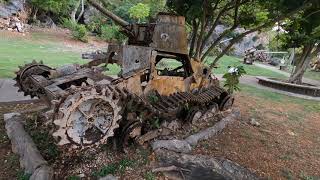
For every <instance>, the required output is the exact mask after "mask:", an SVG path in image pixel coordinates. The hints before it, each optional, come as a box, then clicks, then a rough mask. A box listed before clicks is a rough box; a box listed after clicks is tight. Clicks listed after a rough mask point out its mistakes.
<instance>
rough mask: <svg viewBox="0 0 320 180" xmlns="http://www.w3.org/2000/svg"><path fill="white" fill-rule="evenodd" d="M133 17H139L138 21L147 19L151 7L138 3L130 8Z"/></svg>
mask: <svg viewBox="0 0 320 180" xmlns="http://www.w3.org/2000/svg"><path fill="white" fill-rule="evenodd" d="M129 14H130V17H131V18H134V19H137V20H138V22H140V21H141V20H143V19H145V18H146V17H148V16H149V14H150V7H149V6H148V5H146V4H142V3H138V4H136V5H135V6H132V7H131V8H130V9H129Z"/></svg>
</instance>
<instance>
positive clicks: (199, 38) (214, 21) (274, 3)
mask: <svg viewBox="0 0 320 180" xmlns="http://www.w3.org/2000/svg"><path fill="white" fill-rule="evenodd" d="M309 1H310V0H296V1H291V0H268V1H265V0H168V1H167V6H168V8H169V9H170V11H172V12H174V13H176V14H179V15H182V16H185V17H186V22H187V23H188V25H189V26H190V27H191V38H190V39H191V40H190V50H189V55H190V56H192V57H195V58H197V59H200V60H201V61H204V60H205V58H206V57H207V56H208V55H209V53H210V52H211V51H212V50H213V49H214V48H216V47H217V46H218V45H219V44H220V42H221V41H222V40H224V39H225V38H226V37H230V35H231V34H233V35H232V36H233V37H232V39H231V40H230V42H229V44H228V45H226V47H224V48H223V49H222V52H220V53H218V54H217V56H216V57H215V59H214V61H213V63H212V64H211V68H213V67H214V65H215V63H217V62H218V60H219V59H220V58H221V57H222V56H223V55H224V54H226V53H227V52H228V51H229V50H230V48H231V47H232V46H233V45H234V44H235V43H237V42H238V41H240V40H241V39H242V38H243V37H245V36H246V35H248V34H250V33H252V32H255V31H259V30H261V29H263V28H267V27H270V26H273V25H274V24H275V22H278V21H281V20H283V19H285V18H287V17H290V16H292V15H293V14H295V13H297V12H299V11H300V10H303V9H306V8H308V7H310V4H309ZM219 24H223V25H225V26H227V27H228V28H227V29H226V30H225V31H223V32H222V33H221V34H219V35H218V37H217V38H215V39H214V40H211V37H212V35H213V33H214V31H215V28H216V27H217V25H219ZM238 27H242V28H245V29H246V31H244V32H243V33H240V34H234V33H233V31H234V30H235V29H236V28H238Z"/></svg>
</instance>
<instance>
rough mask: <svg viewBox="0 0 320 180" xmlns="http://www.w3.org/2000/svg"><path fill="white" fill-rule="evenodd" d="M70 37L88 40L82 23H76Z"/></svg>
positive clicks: (83, 40)
mask: <svg viewBox="0 0 320 180" xmlns="http://www.w3.org/2000/svg"><path fill="white" fill-rule="evenodd" d="M72 37H73V38H74V39H77V40H80V41H82V42H88V31H87V29H86V26H85V25H83V24H77V25H76V27H75V28H74V29H73V30H72Z"/></svg>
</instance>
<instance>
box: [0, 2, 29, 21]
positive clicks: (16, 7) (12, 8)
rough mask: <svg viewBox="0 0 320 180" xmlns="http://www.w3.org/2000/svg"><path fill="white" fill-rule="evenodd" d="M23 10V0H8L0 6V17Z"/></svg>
mask: <svg viewBox="0 0 320 180" xmlns="http://www.w3.org/2000/svg"><path fill="white" fill-rule="evenodd" d="M23 10H24V0H10V1H9V2H8V3H6V5H4V6H2V7H0V18H4V17H8V16H11V15H12V14H17V13H18V12H19V11H23Z"/></svg>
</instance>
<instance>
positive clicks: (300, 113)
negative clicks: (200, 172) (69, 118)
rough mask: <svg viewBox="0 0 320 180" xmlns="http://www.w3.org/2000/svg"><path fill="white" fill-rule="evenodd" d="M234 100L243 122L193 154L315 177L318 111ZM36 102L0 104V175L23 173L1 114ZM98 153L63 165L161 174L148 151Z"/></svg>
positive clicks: (242, 96) (287, 175) (276, 174)
mask: <svg viewBox="0 0 320 180" xmlns="http://www.w3.org/2000/svg"><path fill="white" fill-rule="evenodd" d="M236 99H237V101H236V106H237V107H239V108H240V109H241V120H240V121H238V122H236V123H234V124H233V125H231V126H229V127H227V128H226V129H225V130H224V131H223V132H222V133H221V134H220V135H218V136H216V137H215V138H213V139H210V140H208V141H204V142H201V143H200V145H198V146H197V147H196V148H195V150H194V152H193V153H194V154H204V155H210V156H215V157H224V158H227V159H230V160H232V161H235V162H237V163H238V164H240V165H242V166H245V167H247V168H248V169H250V170H252V171H253V172H255V173H256V174H257V175H259V176H260V177H262V178H268V179H319V177H320V172H319V169H320V151H319V150H320V136H319V129H320V122H319V119H320V112H316V111H306V110H305V109H304V108H303V107H302V105H301V104H297V103H293V102H287V103H283V102H276V101H271V100H266V99H264V98H261V97H251V96H250V95H249V94H246V93H238V94H237V96H236ZM35 106H37V105H17V106H8V105H0V123H1V126H0V135H1V136H0V137H1V139H0V142H1V145H0V159H1V162H0V174H1V178H0V179H12V178H13V177H17V175H18V177H20V179H21V177H24V176H22V172H23V171H21V170H20V168H19V162H18V157H17V156H15V155H14V154H12V152H11V145H10V142H9V140H8V138H7V137H6V134H5V129H4V123H3V114H4V113H6V112H10V111H17V110H18V111H19V110H25V109H30V108H33V107H35ZM252 118H254V119H255V120H256V121H257V122H259V123H260V126H253V125H251V124H250V123H249V122H250V120H251V119H252ZM97 151H99V153H98V154H99V156H98V157H97V158H95V159H94V160H93V161H92V159H91V158H90V157H92V156H91V155H90V153H89V154H85V155H84V156H82V155H83V154H76V155H75V156H69V157H68V158H66V160H65V161H63V163H64V164H61V165H64V166H65V168H68V161H75V160H78V161H87V160H88V162H89V163H83V164H84V166H83V167H81V168H80V169H77V170H76V171H73V172H74V175H79V174H80V175H81V174H82V172H85V169H86V168H90V169H91V170H92V174H91V175H90V176H91V178H94V177H97V176H99V175H105V174H106V173H110V172H115V174H116V175H117V176H119V177H122V178H123V179H128V178H129V177H131V179H159V178H161V177H162V176H161V175H160V176H159V175H157V174H153V173H152V172H151V169H152V166H153V163H154V161H155V157H154V156H153V154H152V152H151V151H150V150H148V149H143V148H137V147H131V148H130V149H129V155H128V154H124V153H122V152H113V151H112V147H111V146H109V147H107V146H106V147H103V148H102V149H99V150H97ZM97 151H96V152H95V153H97ZM53 152H54V151H53ZM51 153H52V152H51ZM106 156H107V157H108V158H104V159H103V161H104V162H101V159H100V158H99V157H106ZM92 162H95V163H92ZM87 165H89V166H87ZM57 166H59V165H57ZM57 166H56V167H57ZM86 166H87V167H86ZM98 166H99V167H98ZM69 168H72V167H69ZM82 168H83V169H82ZM81 169H82V170H81ZM61 170H62V169H61ZM65 170H66V169H65ZM71 172H72V171H71ZM69 178H70V177H69Z"/></svg>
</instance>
